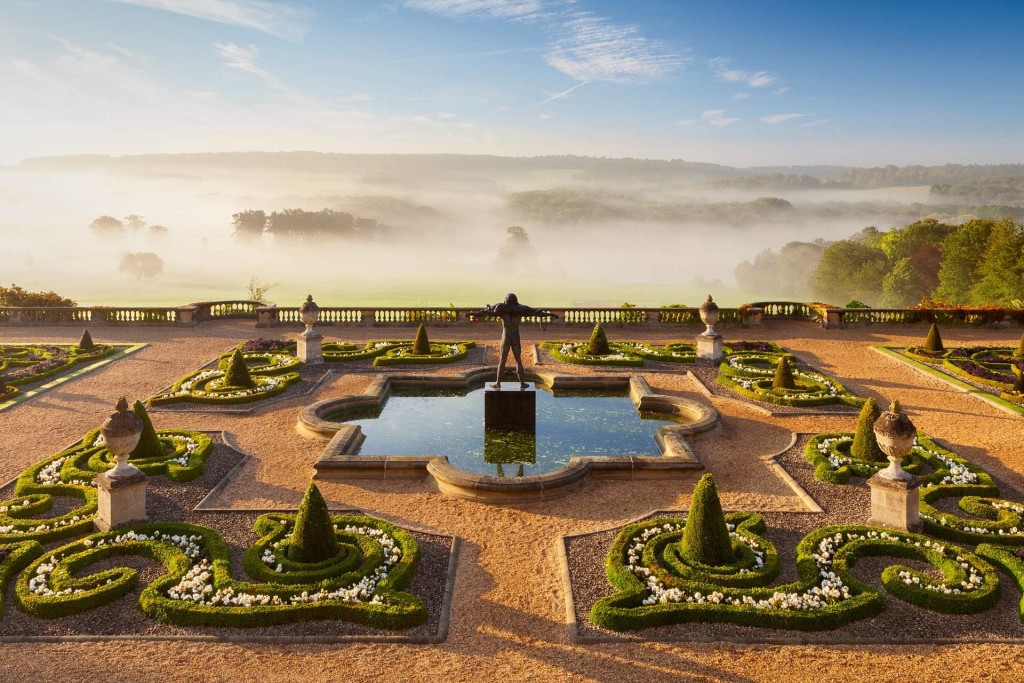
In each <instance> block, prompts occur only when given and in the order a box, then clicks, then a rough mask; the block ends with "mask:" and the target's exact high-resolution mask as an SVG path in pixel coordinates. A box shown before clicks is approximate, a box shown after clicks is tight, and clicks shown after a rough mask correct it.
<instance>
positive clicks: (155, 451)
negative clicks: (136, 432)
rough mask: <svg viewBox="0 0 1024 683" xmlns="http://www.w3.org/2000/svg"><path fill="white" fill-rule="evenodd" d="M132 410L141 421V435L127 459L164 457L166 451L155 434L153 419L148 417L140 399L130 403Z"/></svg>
mask: <svg viewBox="0 0 1024 683" xmlns="http://www.w3.org/2000/svg"><path fill="white" fill-rule="evenodd" d="M132 412H133V413H135V416H136V417H138V418H139V419H140V420H141V421H142V436H140V437H139V444H138V445H137V446H136V447H135V448H134V449H133V450H132V452H131V454H130V455H129V456H128V458H129V460H131V459H140V458H162V457H164V455H166V453H167V451H166V449H165V448H164V445H163V444H162V443H161V442H160V437H158V436H157V435H156V429H155V428H154V427H153V421H152V420H150V419H149V413H147V412H146V406H145V405H143V404H142V401H136V402H135V403H133V404H132Z"/></svg>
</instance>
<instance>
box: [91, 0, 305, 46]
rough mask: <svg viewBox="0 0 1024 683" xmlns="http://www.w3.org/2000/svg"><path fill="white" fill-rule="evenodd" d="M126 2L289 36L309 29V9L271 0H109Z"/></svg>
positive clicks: (279, 35) (283, 36)
mask: <svg viewBox="0 0 1024 683" xmlns="http://www.w3.org/2000/svg"><path fill="white" fill-rule="evenodd" d="M109 1H110V2H119V3H121V4H123V5H137V6H139V7H149V8H152V9H158V10H164V11H167V12H174V13H175V14H185V15H188V16H190V17H196V18H198V19H206V20H207V21H215V22H218V23H221V24H228V25H230V26H240V27H242V28H248V29H252V30H254V31H261V32H263V33H269V34H270V35H273V36H278V37H279V38H284V39H286V40H295V41H298V40H302V37H303V36H305V35H306V31H307V29H308V25H307V21H308V19H309V14H310V13H309V10H307V9H306V8H304V7H300V6H297V5H292V4H288V3H284V2H271V1H270V0H109Z"/></svg>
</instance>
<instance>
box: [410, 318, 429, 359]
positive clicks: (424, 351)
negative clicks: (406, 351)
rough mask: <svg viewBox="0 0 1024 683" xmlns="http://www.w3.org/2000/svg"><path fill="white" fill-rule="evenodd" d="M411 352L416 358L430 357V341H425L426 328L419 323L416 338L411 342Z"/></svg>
mask: <svg viewBox="0 0 1024 683" xmlns="http://www.w3.org/2000/svg"><path fill="white" fill-rule="evenodd" d="M412 352H413V353H414V354H416V355H417V356H429V355H430V340H429V339H427V328H426V327H424V326H423V323H420V326H419V327H417V328H416V338H415V339H414V340H413V342H412Z"/></svg>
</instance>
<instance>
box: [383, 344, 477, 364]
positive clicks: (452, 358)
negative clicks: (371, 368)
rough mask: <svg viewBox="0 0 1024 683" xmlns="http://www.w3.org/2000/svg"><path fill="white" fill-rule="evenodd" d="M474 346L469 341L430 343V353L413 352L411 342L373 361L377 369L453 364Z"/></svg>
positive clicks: (391, 349) (396, 347)
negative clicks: (392, 366)
mask: <svg viewBox="0 0 1024 683" xmlns="http://www.w3.org/2000/svg"><path fill="white" fill-rule="evenodd" d="M475 346H476V344H475V343H474V342H471V341H455V342H430V353H428V354H417V353H414V352H413V345H412V342H403V343H402V344H400V345H397V346H392V347H391V348H389V349H387V350H385V352H384V353H382V354H380V355H378V356H376V357H375V358H374V359H373V364H374V365H375V366H377V367H384V366H389V365H430V364H433V363H454V362H456V361H460V360H463V359H464V358H465V357H466V356H467V355H469V350H470V349H472V348H474V347H475Z"/></svg>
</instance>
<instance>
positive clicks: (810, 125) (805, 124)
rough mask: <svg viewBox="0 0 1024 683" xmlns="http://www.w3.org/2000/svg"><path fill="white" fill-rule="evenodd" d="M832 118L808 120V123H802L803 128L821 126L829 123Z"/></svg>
mask: <svg viewBox="0 0 1024 683" xmlns="http://www.w3.org/2000/svg"><path fill="white" fill-rule="evenodd" d="M831 120H832V119H818V120H817V121H808V122H807V123H801V124H800V127H801V128H811V127H812V126H820V125H821V124H823V123H828V122H829V121H831Z"/></svg>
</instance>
